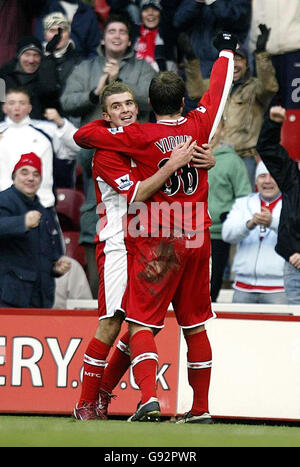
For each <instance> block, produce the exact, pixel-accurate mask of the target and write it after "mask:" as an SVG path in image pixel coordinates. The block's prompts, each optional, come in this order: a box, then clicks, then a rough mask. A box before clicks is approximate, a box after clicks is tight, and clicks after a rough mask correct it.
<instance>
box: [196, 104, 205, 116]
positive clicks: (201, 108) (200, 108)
mask: <svg viewBox="0 0 300 467" xmlns="http://www.w3.org/2000/svg"><path fill="white" fill-rule="evenodd" d="M196 110H198V112H201V113H202V114H205V112H206V108H205V107H203V105H200V107H197V109H196Z"/></svg>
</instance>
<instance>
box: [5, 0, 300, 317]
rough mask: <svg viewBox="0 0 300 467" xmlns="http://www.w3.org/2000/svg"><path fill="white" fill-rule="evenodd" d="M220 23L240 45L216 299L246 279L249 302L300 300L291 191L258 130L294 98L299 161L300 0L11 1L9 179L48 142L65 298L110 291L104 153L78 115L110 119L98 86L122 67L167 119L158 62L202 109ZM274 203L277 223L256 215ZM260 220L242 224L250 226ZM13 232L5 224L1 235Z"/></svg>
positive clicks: (44, 151) (223, 127)
mask: <svg viewBox="0 0 300 467" xmlns="http://www.w3.org/2000/svg"><path fill="white" fill-rule="evenodd" d="M219 31H229V32H231V33H234V34H236V35H237V37H238V41H239V47H238V50H237V52H236V54H235V58H234V78H233V84H232V89H231V92H230V95H229V98H228V101H227V103H226V106H225V110H224V114H223V118H222V121H221V124H220V127H219V128H218V131H217V133H216V136H215V138H214V140H213V143H212V144H213V146H212V150H213V154H214V156H215V158H216V165H215V167H213V168H212V169H211V170H210V171H209V184H210V187H211V190H210V194H209V211H210V214H211V217H212V227H211V239H212V255H211V260H212V261H211V263H212V268H211V298H212V301H213V302H215V301H217V300H218V296H219V293H220V290H221V289H222V288H230V289H231V288H232V287H233V288H234V298H233V300H234V301H236V302H246V303H247V302H251V303H255V302H256V303H257V302H263V303H269V302H270V303H287V299H286V297H285V293H284V289H285V287H284V262H285V261H284V259H283V258H282V257H280V256H279V255H278V253H277V252H276V251H275V246H276V243H277V230H278V224H279V218H280V210H281V202H282V193H281V191H280V187H278V185H277V183H276V181H275V180H274V179H273V178H272V176H271V175H270V173H269V171H268V169H267V167H266V166H265V165H264V164H262V162H261V160H260V154H259V152H258V149H257V142H258V138H259V134H260V131H261V128H262V125H263V122H264V119H265V118H266V116H267V115H268V112H269V109H270V108H271V107H274V106H281V107H282V108H284V109H285V110H286V119H285V121H284V123H283V124H282V126H281V134H280V142H281V144H282V145H283V146H284V148H286V150H287V151H288V154H289V157H290V158H291V159H292V160H293V161H297V160H300V73H299V69H300V68H299V66H300V65H299V64H300V3H299V1H298V0H285V1H283V0H89V1H88V0H86V1H84V0H82V1H80V0H79V1H76V0H61V1H60V0H0V45H1V47H0V78H1V79H2V80H4V82H5V90H6V94H5V93H4V88H3V89H1V92H2V94H3V95H2V96H1V100H2V102H3V104H2V108H1V111H0V113H1V115H0V120H1V122H0V191H4V190H6V189H7V188H8V187H10V185H11V184H12V179H11V174H12V171H13V168H14V166H15V164H16V163H17V161H18V159H19V158H20V156H21V154H23V153H30V152H36V153H38V155H39V157H41V159H42V164H43V177H42V184H41V186H40V188H39V191H38V194H39V198H40V202H41V204H42V205H43V207H44V208H46V209H47V210H48V212H50V214H51V215H52V216H53V221H54V222H56V228H57V231H58V237H59V239H58V240H57V239H54V241H56V242H57V243H58V245H57V248H58V250H59V248H61V254H64V255H66V256H67V257H69V258H70V268H69V270H68V271H67V272H66V273H65V274H64V275H63V276H61V277H59V278H58V277H57V278H56V279H55V280H56V293H55V301H54V304H53V306H54V307H55V308H64V307H65V306H66V300H67V299H72V298H73V299H81V298H86V299H89V298H94V299H96V298H97V293H98V283H99V278H98V271H97V267H96V263H95V243H94V238H95V234H96V224H97V222H98V217H97V213H96V199H95V192H94V184H93V180H92V174H91V160H92V155H93V153H92V151H87V150H83V149H80V148H79V147H77V146H76V144H75V143H74V141H73V138H72V136H73V134H74V132H75V131H76V128H78V127H79V126H80V125H82V124H84V123H87V122H89V121H91V120H94V119H97V118H101V107H100V105H99V95H100V94H101V90H102V89H103V87H104V86H105V85H106V84H107V83H109V82H111V81H114V80H121V81H123V82H125V83H126V84H128V85H129V86H130V87H131V88H132V90H133V91H134V94H135V96H136V99H137V103H138V106H139V121H140V122H147V121H154V120H153V119H154V116H153V113H152V112H151V108H150V107H149V105H148V87H149V84H150V81H151V79H152V77H153V76H154V75H155V74H156V73H158V72H159V71H165V70H171V71H175V72H176V73H178V74H180V75H181V76H182V78H183V79H184V80H185V82H186V97H185V108H184V113H187V112H188V111H189V110H191V109H193V108H196V107H197V102H198V101H199V100H200V98H201V96H202V95H203V93H204V92H205V91H206V89H207V88H208V86H209V77H210V72H211V68H212V66H213V63H214V61H215V60H216V58H217V50H216V49H215V48H214V47H213V39H214V37H215V36H216V34H217V32H219ZM4 101H5V102H4ZM266 185H267V188H266ZM264 209H266V210H267V213H266V220H264V222H265V224H266V226H267V228H265V229H263V228H262V222H263V221H262V220H261V219H258V218H257V217H255V214H256V213H257V211H262V212H264V211H263V210H264ZM3 212H4V211H3ZM245 212H247V216H248V217H247V216H246V217H245ZM1 216H3V213H2V205H1V202H0V220H1ZM248 221H249V222H250V224H249V225H248V228H247V231H242V227H239V225H240V224H241V225H243V226H244V224H245V222H248ZM299 222H300V221H299ZM298 225H300V224H298ZM1 232H2V229H1V225H0V241H1V240H2V235H3V234H2V233H1ZM255 232H256V233H255ZM299 235H300V232H299ZM60 243H61V244H60ZM250 251H251V254H250V253H249V252H250ZM299 252H300V250H299ZM2 261H3V256H2V260H1V259H0V276H1V262H2ZM296 268H297V269H299V268H298V267H296ZM298 280H299V279H298ZM3 287H4V285H3V284H2V282H1V280H0V291H1V290H2V288H3ZM266 297H267V298H266ZM0 303H1V298H0ZM298 303H299V302H298ZM15 306H18V305H15Z"/></svg>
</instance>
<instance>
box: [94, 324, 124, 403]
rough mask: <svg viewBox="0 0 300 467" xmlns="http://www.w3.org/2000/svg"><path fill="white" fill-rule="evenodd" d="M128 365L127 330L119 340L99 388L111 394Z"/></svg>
mask: <svg viewBox="0 0 300 467" xmlns="http://www.w3.org/2000/svg"><path fill="white" fill-rule="evenodd" d="M129 366H130V353H129V332H128V331H127V332H126V333H125V334H124V335H123V336H122V337H121V338H120V340H119V342H118V344H117V347H116V349H115V350H114V352H113V354H112V356H111V358H110V359H109V362H108V365H107V367H106V368H105V371H104V374H103V378H102V381H101V389H104V391H106V392H108V393H109V394H111V393H112V392H113V390H114V388H115V387H116V386H117V384H118V383H119V381H120V379H121V378H122V376H123V375H124V374H125V373H126V371H127V369H128V368H129Z"/></svg>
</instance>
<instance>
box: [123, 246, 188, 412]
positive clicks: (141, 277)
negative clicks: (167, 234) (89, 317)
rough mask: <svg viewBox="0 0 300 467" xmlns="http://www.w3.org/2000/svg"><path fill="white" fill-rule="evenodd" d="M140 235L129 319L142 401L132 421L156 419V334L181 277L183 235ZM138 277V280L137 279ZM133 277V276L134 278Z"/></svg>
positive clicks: (131, 348)
mask: <svg viewBox="0 0 300 467" xmlns="http://www.w3.org/2000/svg"><path fill="white" fill-rule="evenodd" d="M178 243H179V248H178V249H179V251H177V240H175V241H174V239H171V240H170V239H163V238H144V239H139V242H138V244H137V250H136V253H135V257H134V261H133V265H132V269H131V275H130V279H129V286H128V301H127V307H126V320H127V321H128V322H129V326H130V334H131V337H130V342H129V345H130V353H131V364H132V371H133V375H134V379H135V382H136V383H137V385H138V386H139V388H140V390H141V405H140V407H139V408H138V410H137V412H136V413H135V414H134V415H133V416H132V417H130V418H129V421H144V420H148V419H151V418H152V415H153V418H154V419H157V414H158V413H159V412H160V408H159V403H158V399H157V393H156V371H157V362H158V355H157V349H156V345H155V340H154V334H155V333H156V332H157V331H159V330H160V329H161V328H162V327H163V323H164V317H165V313H166V311H167V309H168V306H169V304H170V302H171V299H172V296H173V294H174V291H175V290H176V284H177V282H178V280H179V278H180V273H179V269H180V251H181V244H180V239H179V240H178ZM134 278H135V280H134ZM132 279H133V280H132Z"/></svg>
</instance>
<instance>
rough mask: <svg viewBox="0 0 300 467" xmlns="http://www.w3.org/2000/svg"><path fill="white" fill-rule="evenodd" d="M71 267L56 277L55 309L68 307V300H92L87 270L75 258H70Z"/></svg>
mask: <svg viewBox="0 0 300 467" xmlns="http://www.w3.org/2000/svg"><path fill="white" fill-rule="evenodd" d="M68 259H69V261H70V269H69V270H68V271H67V272H66V274H64V275H63V276H60V277H56V278H55V300H54V305H53V308H54V309H66V308H67V301H68V300H92V298H93V297H92V292H91V289H90V286H89V282H88V280H87V277H86V274H85V271H84V269H83V267H82V266H81V264H80V263H79V262H78V261H76V259H74V258H68Z"/></svg>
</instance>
